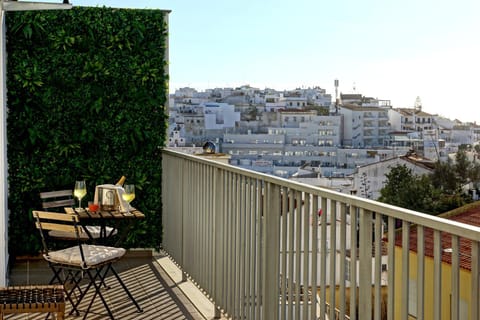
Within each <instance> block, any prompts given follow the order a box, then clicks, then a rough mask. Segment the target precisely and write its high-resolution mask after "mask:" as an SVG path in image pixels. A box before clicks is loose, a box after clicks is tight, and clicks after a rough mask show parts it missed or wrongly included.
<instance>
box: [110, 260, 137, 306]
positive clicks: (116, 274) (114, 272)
mask: <svg viewBox="0 0 480 320" xmlns="http://www.w3.org/2000/svg"><path fill="white" fill-rule="evenodd" d="M109 267H110V268H109V269H110V270H112V273H113V274H114V275H115V278H117V280H118V282H119V283H120V285H121V286H122V288H123V290H125V292H126V293H127V295H128V297H129V298H130V300H132V302H133V303H134V304H135V306H136V307H137V310H138V312H143V309H142V308H140V305H139V304H138V303H137V301H136V300H135V298H133V296H132V294H131V293H130V291H129V290H128V288H127V286H126V285H125V284H124V283H123V281H122V279H121V278H120V276H119V275H118V273H117V271H116V270H115V268H113V266H112V265H110V266H109Z"/></svg>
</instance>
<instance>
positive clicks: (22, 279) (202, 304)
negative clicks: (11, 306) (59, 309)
mask: <svg viewBox="0 0 480 320" xmlns="http://www.w3.org/2000/svg"><path fill="white" fill-rule="evenodd" d="M115 267H116V270H117V272H118V273H119V275H120V277H121V278H122V279H123V281H124V282H125V284H126V285H127V287H128V288H129V290H130V292H131V293H132V294H133V296H134V297H135V299H136V300H137V302H138V303H139V304H140V306H141V307H142V308H143V313H138V312H137V309H136V308H135V306H134V305H133V303H131V301H130V300H129V299H128V297H127V296H126V295H125V293H124V291H123V289H122V288H121V287H120V285H119V284H118V282H117V281H116V280H115V279H114V277H113V276H109V277H107V284H110V285H111V288H110V289H104V296H105V298H106V299H107V301H108V303H109V306H110V308H111V310H112V312H113V314H114V316H115V318H116V319H122V320H128V319H144V320H148V319H152V320H153V319H156V320H157V319H159V320H162V319H172V320H173V319H192V320H197V319H212V318H213V305H212V304H211V303H210V302H209V301H208V299H207V298H205V296H203V295H202V294H201V293H200V292H199V291H198V289H196V287H195V286H194V285H193V284H191V283H189V282H181V272H180V270H178V269H176V267H175V266H174V264H173V263H172V262H171V260H170V259H169V258H168V257H166V256H165V255H163V254H161V253H153V254H152V252H151V251H149V250H147V251H145V250H142V251H129V252H128V253H127V255H126V256H125V257H124V258H123V259H121V260H120V261H119V262H117V264H116V265H115ZM51 276H52V271H51V270H50V268H49V267H48V265H47V264H46V263H45V261H44V260H43V259H42V258H32V259H19V260H17V261H16V262H15V263H14V265H13V267H12V269H11V270H10V279H9V281H10V283H9V284H10V285H11V286H12V285H27V284H47V283H48V281H49V280H50V278H51ZM89 294H90V295H91V294H93V290H90V292H89ZM87 297H88V296H87ZM88 301H90V299H84V301H83V302H82V304H81V306H80V312H82V311H84V310H86V308H87V303H88ZM70 310H71V306H70V304H69V303H67V304H66V313H65V315H66V319H81V318H80V317H78V316H75V315H69V316H67V315H68V313H69V312H70ZM83 315H84V314H83V313H81V314H80V316H81V317H83ZM50 318H53V317H50ZM5 319H45V314H19V315H8V316H6V317H5ZM87 319H92V320H93V319H109V317H108V314H107V312H106V310H105V308H104V306H103V304H102V302H101V301H100V299H98V301H95V303H94V305H93V306H92V308H91V310H90V312H89V314H88V317H87Z"/></svg>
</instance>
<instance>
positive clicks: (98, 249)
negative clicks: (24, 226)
mask: <svg viewBox="0 0 480 320" xmlns="http://www.w3.org/2000/svg"><path fill="white" fill-rule="evenodd" d="M82 250H83V254H84V255H85V265H83V262H82V256H81V255H80V248H79V247H78V246H74V247H70V248H66V249H62V250H57V251H50V252H49V253H48V254H46V255H44V257H45V259H46V260H48V261H50V262H53V263H61V264H68V265H75V266H78V265H80V266H83V267H91V266H95V265H98V264H102V263H104V262H107V261H110V260H114V259H118V258H121V257H123V255H124V254H125V252H126V250H125V249H124V248H116V247H107V246H98V245H91V244H90V245H89V244H82Z"/></svg>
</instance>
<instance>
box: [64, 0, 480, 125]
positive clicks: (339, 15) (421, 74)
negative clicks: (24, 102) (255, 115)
mask: <svg viewBox="0 0 480 320" xmlns="http://www.w3.org/2000/svg"><path fill="white" fill-rule="evenodd" d="M71 3H73V5H74V6H76V5H78V6H107V7H122V8H141V9H164V10H171V13H170V14H169V24H170V25H169V45H170V50H169V57H170V70H169V71H170V91H171V92H174V91H175V90H176V89H179V88H182V87H187V86H188V87H192V88H195V89H197V90H205V89H207V88H215V87H237V86H241V85H246V84H248V85H251V86H254V87H258V88H260V89H264V88H274V89H277V90H288V89H295V88H302V87H303V88H308V87H314V86H319V87H321V88H324V89H326V90H327V92H328V93H331V94H332V96H334V94H335V90H334V80H335V79H338V80H339V83H340V87H339V92H341V93H359V94H362V95H364V96H368V97H374V98H378V99H383V100H391V102H392V106H393V107H394V108H410V107H413V106H414V103H415V100H416V98H417V97H420V99H421V102H422V107H423V110H424V111H426V112H428V113H432V114H438V115H442V116H445V117H447V118H450V119H459V120H461V121H464V122H474V121H476V122H477V123H479V124H480V111H479V110H480V80H479V79H480V18H479V17H480V1H478V0H457V1H445V0H402V1H393V0H391V1H389V0H335V1H322V0H242V1H238V0H235V1H234V0H204V1H199V0H171V1H165V0H135V1H130V0H123V1H120V0H110V1H107V0H71ZM477 96H478V97H477Z"/></svg>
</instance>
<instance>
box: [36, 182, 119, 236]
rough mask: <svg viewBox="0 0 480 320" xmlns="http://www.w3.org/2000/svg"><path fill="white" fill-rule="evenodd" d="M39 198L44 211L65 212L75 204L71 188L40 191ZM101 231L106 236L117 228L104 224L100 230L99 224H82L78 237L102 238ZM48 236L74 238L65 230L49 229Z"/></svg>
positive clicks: (115, 231)
mask: <svg viewBox="0 0 480 320" xmlns="http://www.w3.org/2000/svg"><path fill="white" fill-rule="evenodd" d="M40 199H41V200H42V208H43V209H44V210H45V211H51V212H65V211H67V210H70V209H71V208H72V207H74V206H75V199H74V198H73V191H72V190H58V191H47V192H40ZM72 211H73V209H72ZM73 212H74V211H73ZM67 213H70V211H67ZM102 231H103V233H105V235H106V236H108V237H110V236H113V235H116V234H117V233H118V230H117V229H116V228H112V227H109V226H105V227H104V230H102V227H101V226H91V225H87V226H83V230H82V232H80V238H81V239H82V240H93V241H96V240H98V239H100V238H102ZM105 235H104V236H105ZM50 236H51V237H55V238H59V239H64V240H75V239H76V235H75V234H72V233H69V232H66V231H54V230H52V231H50Z"/></svg>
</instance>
